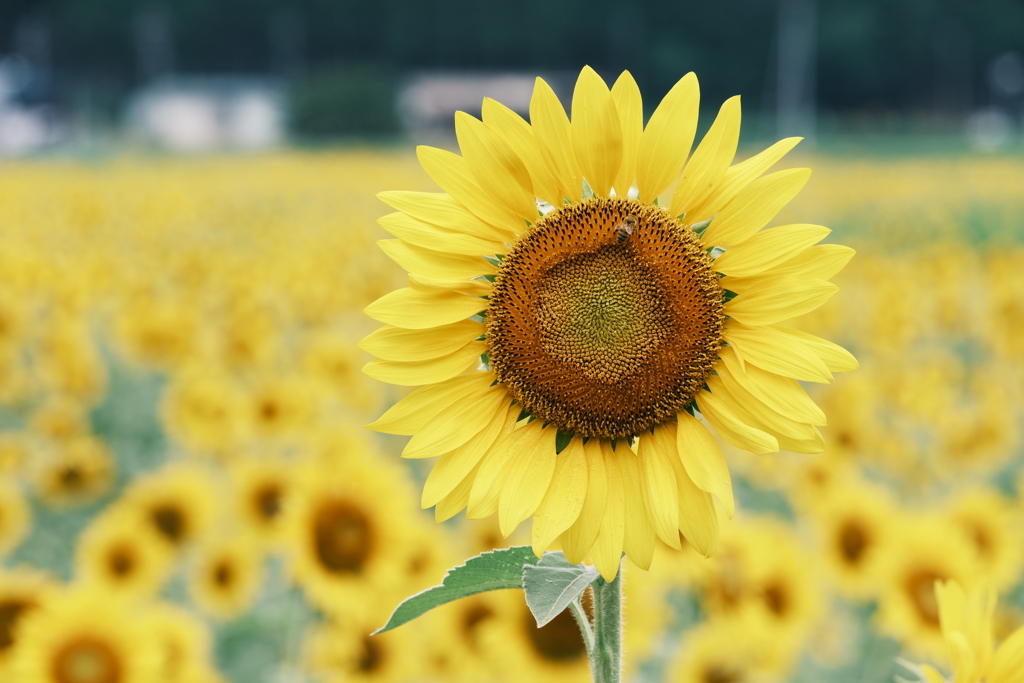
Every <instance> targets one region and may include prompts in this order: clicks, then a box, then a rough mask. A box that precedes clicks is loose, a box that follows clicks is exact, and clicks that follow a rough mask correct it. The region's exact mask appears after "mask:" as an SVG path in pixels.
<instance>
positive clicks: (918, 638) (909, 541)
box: [875, 515, 979, 655]
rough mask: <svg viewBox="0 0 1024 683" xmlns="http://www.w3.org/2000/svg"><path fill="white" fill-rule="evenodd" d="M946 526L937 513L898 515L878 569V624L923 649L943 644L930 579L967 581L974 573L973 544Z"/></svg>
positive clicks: (935, 650)
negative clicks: (901, 516) (900, 517)
mask: <svg viewBox="0 0 1024 683" xmlns="http://www.w3.org/2000/svg"><path fill="white" fill-rule="evenodd" d="M949 526H950V525H949V522H948V520H947V519H945V518H943V517H940V516H937V515H915V516H910V517H906V518H904V519H902V520H897V522H896V523H895V524H894V525H893V527H894V528H893V534H894V539H893V543H892V544H891V545H890V546H889V552H887V553H886V554H885V556H884V558H883V563H882V566H881V568H880V571H879V593H880V596H879V601H878V612H877V613H876V615H875V618H876V621H877V626H878V629H879V630H880V631H882V632H884V633H886V634H888V635H891V636H893V637H895V638H897V639H899V640H901V641H902V642H903V643H904V645H905V647H906V648H908V649H909V650H911V651H914V652H918V653H922V654H931V655H934V654H938V653H940V652H942V650H943V648H944V640H943V636H942V630H941V620H940V616H941V615H940V611H939V603H938V601H937V600H936V597H935V590H934V587H935V582H936V581H949V580H953V581H957V582H958V583H960V584H961V585H968V584H971V583H973V581H974V580H975V579H976V578H977V577H978V576H979V572H978V564H977V560H976V551H975V548H974V546H973V544H972V543H971V542H970V541H968V540H967V539H966V538H964V537H963V536H961V535H960V534H956V533H950V528H949Z"/></svg>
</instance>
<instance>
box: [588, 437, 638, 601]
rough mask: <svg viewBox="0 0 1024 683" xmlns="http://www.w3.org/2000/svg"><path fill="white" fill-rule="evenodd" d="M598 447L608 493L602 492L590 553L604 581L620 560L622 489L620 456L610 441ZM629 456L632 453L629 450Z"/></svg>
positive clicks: (615, 570) (622, 526)
mask: <svg viewBox="0 0 1024 683" xmlns="http://www.w3.org/2000/svg"><path fill="white" fill-rule="evenodd" d="M624 447H625V446H621V445H620V446H619V448H624ZM601 451H602V453H603V454H604V467H605V472H606V474H607V476H608V493H607V495H606V496H605V501H604V514H603V516H602V517H603V518H602V520H601V526H600V529H599V531H598V534H597V538H596V539H595V540H594V546H593V548H592V549H591V555H592V556H593V558H594V568H595V569H597V571H598V572H600V573H601V577H602V578H603V579H604V580H605V581H612V580H613V579H614V578H615V575H616V574H618V573H619V563H620V562H621V561H622V542H623V540H624V538H623V537H624V536H625V529H626V520H625V515H626V511H625V492H624V491H623V480H622V473H621V471H620V469H619V459H618V458H617V457H616V454H615V452H614V451H612V447H611V444H610V443H609V442H607V441H604V440H602V441H601ZM630 457H633V456H632V454H630Z"/></svg>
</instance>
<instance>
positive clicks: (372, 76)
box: [290, 65, 398, 138]
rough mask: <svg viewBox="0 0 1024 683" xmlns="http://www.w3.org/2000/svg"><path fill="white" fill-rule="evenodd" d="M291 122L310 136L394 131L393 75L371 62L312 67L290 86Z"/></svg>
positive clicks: (300, 134) (298, 133)
mask: <svg viewBox="0 0 1024 683" xmlns="http://www.w3.org/2000/svg"><path fill="white" fill-rule="evenodd" d="M290 123H291V127H292V130H293V132H294V133H296V134H297V135H299V136H305V137H313V138H329V137H336V136H342V135H391V134H394V133H395V132H397V131H398V121H397V119H396V118H395V77H394V76H393V74H392V73H391V72H390V70H388V69H386V68H383V67H379V66H372V65H362V66H335V67H329V68H325V69H321V70H318V71H314V72H312V73H310V74H309V75H308V76H306V77H305V78H302V79H300V80H298V81H296V82H295V83H294V85H293V86H292V99H291V111H290Z"/></svg>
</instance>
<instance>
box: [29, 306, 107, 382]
mask: <svg viewBox="0 0 1024 683" xmlns="http://www.w3.org/2000/svg"><path fill="white" fill-rule="evenodd" d="M35 352H36V357H35V366H36V369H37V371H38V374H39V377H40V379H42V381H43V385H44V386H46V387H47V388H48V389H50V390H51V391H54V392H56V393H64V394H68V395H70V396H72V397H74V398H77V399H79V400H82V401H94V400H97V399H98V398H99V397H100V396H101V395H102V394H103V392H104V391H105V390H106V386H107V371H106V368H105V367H104V365H103V359H102V358H101V356H100V353H99V350H98V349H97V348H96V344H95V342H94V341H93V339H92V336H91V335H90V333H89V329H88V323H87V322H86V321H84V320H79V319H75V318H74V317H73V316H71V315H68V314H61V315H59V316H56V317H55V318H54V319H53V320H51V321H49V322H48V324H47V325H46V327H45V328H44V329H43V331H42V334H41V337H40V339H39V343H38V345H37V346H36V347H35Z"/></svg>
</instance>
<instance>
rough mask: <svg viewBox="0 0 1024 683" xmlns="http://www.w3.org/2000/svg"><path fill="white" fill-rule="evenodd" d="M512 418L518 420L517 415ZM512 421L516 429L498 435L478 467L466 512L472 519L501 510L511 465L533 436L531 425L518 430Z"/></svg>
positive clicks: (511, 418) (487, 515)
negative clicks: (524, 444)
mask: <svg viewBox="0 0 1024 683" xmlns="http://www.w3.org/2000/svg"><path fill="white" fill-rule="evenodd" d="M509 419H510V420H517V419H518V416H513V417H509ZM507 424H508V423H506V425H507ZM512 424H513V429H512V430H510V431H509V432H507V433H503V434H501V435H499V436H498V438H497V439H496V440H495V441H494V444H493V445H492V446H491V449H490V450H489V451H487V452H486V453H484V457H483V459H482V460H481V461H480V469H479V470H477V474H476V480H475V481H474V482H473V490H472V491H471V492H470V494H469V509H468V510H467V511H466V517H468V518H469V519H482V518H484V517H489V516H491V515H493V514H494V513H495V512H497V511H498V500H499V498H500V497H501V487H502V483H503V480H504V475H505V472H506V470H507V469H508V465H509V463H511V462H512V459H513V458H515V457H516V455H517V454H518V453H519V452H520V450H521V447H522V444H523V441H524V439H526V438H529V437H530V436H531V435H534V431H533V430H532V429H526V427H528V426H529V425H525V426H522V427H519V428H518V429H516V428H515V422H513V423H512Z"/></svg>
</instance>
